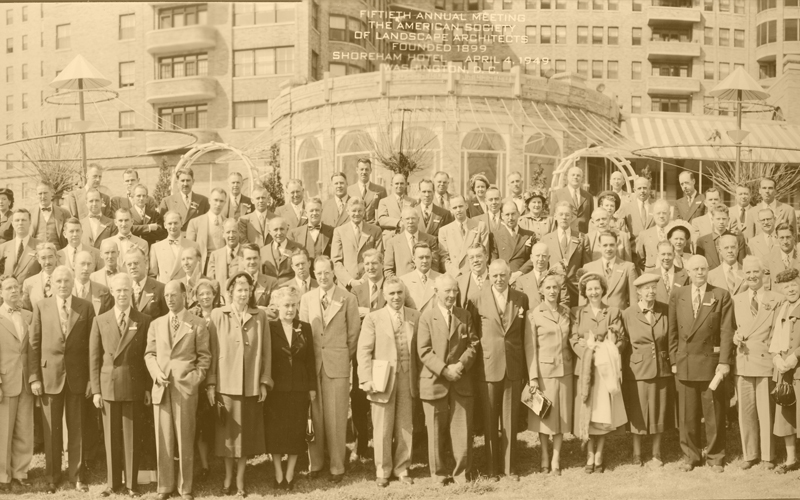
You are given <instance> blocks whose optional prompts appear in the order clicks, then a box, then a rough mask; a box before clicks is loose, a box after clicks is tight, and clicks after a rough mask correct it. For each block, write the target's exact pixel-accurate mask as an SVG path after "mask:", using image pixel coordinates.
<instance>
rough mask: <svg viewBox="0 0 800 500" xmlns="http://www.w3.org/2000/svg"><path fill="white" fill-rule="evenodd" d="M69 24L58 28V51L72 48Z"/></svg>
mask: <svg viewBox="0 0 800 500" xmlns="http://www.w3.org/2000/svg"><path fill="white" fill-rule="evenodd" d="M69 32H70V30H69V24H61V25H59V26H56V50H59V49H68V48H70V45H71V43H70V36H69Z"/></svg>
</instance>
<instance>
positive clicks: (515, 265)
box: [492, 224, 536, 274]
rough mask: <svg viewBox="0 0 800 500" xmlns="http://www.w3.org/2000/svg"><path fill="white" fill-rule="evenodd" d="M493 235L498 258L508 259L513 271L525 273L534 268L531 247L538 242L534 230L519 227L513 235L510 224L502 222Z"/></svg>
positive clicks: (507, 261)
mask: <svg viewBox="0 0 800 500" xmlns="http://www.w3.org/2000/svg"><path fill="white" fill-rule="evenodd" d="M492 236H493V238H494V245H495V250H496V252H497V258H499V259H503V260H504V261H506V263H508V267H510V268H511V272H512V273H516V272H521V273H522V274H525V273H527V272H528V271H530V270H531V269H533V263H531V247H532V246H533V244H534V243H535V242H536V236H535V235H534V234H533V232H532V231H528V230H526V229H522V228H521V227H518V228H517V232H516V234H513V235H512V234H511V231H509V228H508V226H506V225H505V224H502V225H500V227H498V228H497V230H496V231H495V232H494V233H492Z"/></svg>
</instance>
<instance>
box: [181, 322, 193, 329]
mask: <svg viewBox="0 0 800 500" xmlns="http://www.w3.org/2000/svg"><path fill="white" fill-rule="evenodd" d="M183 326H185V327H186V328H188V329H189V331H194V326H192V324H191V323H187V322H185V321H184V322H183Z"/></svg>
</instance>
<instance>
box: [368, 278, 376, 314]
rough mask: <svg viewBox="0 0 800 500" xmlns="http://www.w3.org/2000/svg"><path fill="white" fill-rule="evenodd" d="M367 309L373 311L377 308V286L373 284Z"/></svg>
mask: <svg viewBox="0 0 800 500" xmlns="http://www.w3.org/2000/svg"><path fill="white" fill-rule="evenodd" d="M369 307H370V309H372V310H375V309H377V308H378V284H377V283H373V284H372V296H371V298H370V303H369Z"/></svg>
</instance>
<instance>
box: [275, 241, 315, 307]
mask: <svg viewBox="0 0 800 500" xmlns="http://www.w3.org/2000/svg"><path fill="white" fill-rule="evenodd" d="M291 261H292V270H293V271H294V278H292V279H291V280H290V281H286V282H284V283H283V284H282V285H281V286H280V288H283V287H286V286H294V287H297V290H298V291H299V292H300V295H301V296H302V295H303V294H304V293H306V292H310V291H311V290H313V289H315V288H318V287H319V283H317V280H315V279H314V278H312V277H311V265H312V264H311V262H312V261H311V259H310V258H309V256H308V252H306V251H305V249H304V248H298V249H296V250H295V251H294V253H292V257H291Z"/></svg>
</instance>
